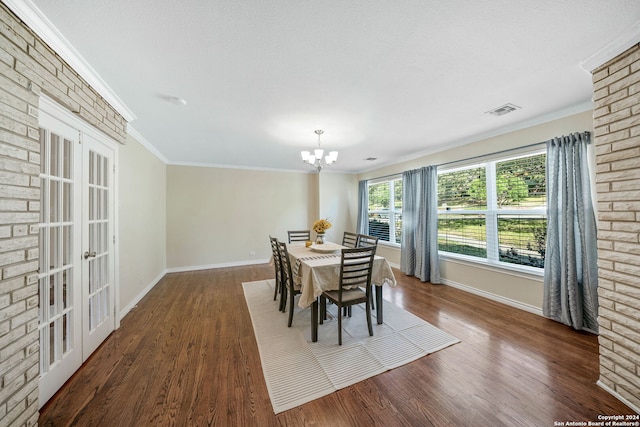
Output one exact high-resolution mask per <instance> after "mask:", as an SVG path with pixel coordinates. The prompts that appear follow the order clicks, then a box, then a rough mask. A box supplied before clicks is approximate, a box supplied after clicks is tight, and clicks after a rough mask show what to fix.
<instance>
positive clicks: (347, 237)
mask: <svg viewBox="0 0 640 427" xmlns="http://www.w3.org/2000/svg"><path fill="white" fill-rule="evenodd" d="M357 244H358V234H357V233H352V232H350V231H345V232H344V235H343V236H342V246H346V247H347V248H351V249H353V248H355V247H356V245H357Z"/></svg>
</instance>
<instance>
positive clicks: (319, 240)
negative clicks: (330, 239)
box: [316, 233, 324, 245]
mask: <svg viewBox="0 0 640 427" xmlns="http://www.w3.org/2000/svg"><path fill="white" fill-rule="evenodd" d="M323 243H324V233H316V245H322V244H323Z"/></svg>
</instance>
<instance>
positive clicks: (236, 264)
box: [167, 259, 270, 273]
mask: <svg viewBox="0 0 640 427" xmlns="http://www.w3.org/2000/svg"><path fill="white" fill-rule="evenodd" d="M269 261H270V260H268V259H257V260H251V261H237V262H227V263H222V264H207V265H191V266H187V267H171V268H168V269H167V273H182V272H185V271H197V270H211V269H214V268H224V267H242V266H245V265H254V264H267V263H268V262H269Z"/></svg>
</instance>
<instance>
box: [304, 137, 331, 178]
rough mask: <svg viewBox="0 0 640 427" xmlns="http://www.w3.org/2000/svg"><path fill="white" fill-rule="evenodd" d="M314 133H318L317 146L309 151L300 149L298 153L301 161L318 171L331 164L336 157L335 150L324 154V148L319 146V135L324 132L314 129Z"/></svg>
mask: <svg viewBox="0 0 640 427" xmlns="http://www.w3.org/2000/svg"><path fill="white" fill-rule="evenodd" d="M314 132H315V134H316V135H318V148H316V149H315V150H313V152H311V151H302V152H300V155H301V156H302V161H303V162H305V163H307V164H309V165H310V166H312V167H314V168H315V169H316V170H317V171H318V172H320V171H321V170H322V168H324V167H326V166H329V165H332V164H334V163H335V162H336V160H337V159H338V152H337V151H329V154H328V155H326V156H324V157H323V155H324V150H323V149H322V148H321V147H320V135H322V134H323V133H324V131H323V130H321V129H318V130H316V131H314Z"/></svg>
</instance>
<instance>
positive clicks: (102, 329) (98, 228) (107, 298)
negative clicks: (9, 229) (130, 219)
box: [82, 135, 115, 361]
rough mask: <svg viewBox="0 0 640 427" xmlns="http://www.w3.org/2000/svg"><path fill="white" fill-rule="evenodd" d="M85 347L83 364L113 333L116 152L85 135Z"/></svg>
mask: <svg viewBox="0 0 640 427" xmlns="http://www.w3.org/2000/svg"><path fill="white" fill-rule="evenodd" d="M82 148H83V150H82V151H83V153H82V154H83V160H82V166H83V174H82V211H83V212H82V224H83V227H82V228H83V230H82V248H83V249H82V250H83V253H82V259H83V268H82V284H83V286H82V287H83V298H82V317H83V326H82V332H83V334H82V344H83V355H84V357H83V361H84V360H86V359H87V357H88V356H89V355H90V354H91V353H93V351H94V350H95V349H96V348H98V346H99V345H100V343H102V341H104V340H105V339H106V338H107V336H109V334H110V333H111V331H113V329H114V325H115V320H114V314H115V313H114V286H113V281H114V276H115V275H114V269H113V267H114V262H113V254H114V249H113V246H114V236H115V234H114V232H113V216H114V214H113V205H114V203H113V181H114V173H113V170H114V168H113V160H114V159H113V157H114V156H113V152H112V151H111V150H110V149H109V148H108V147H106V146H104V145H103V144H101V143H100V142H99V141H96V140H95V139H94V138H91V137H90V136H89V135H83V139H82Z"/></svg>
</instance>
